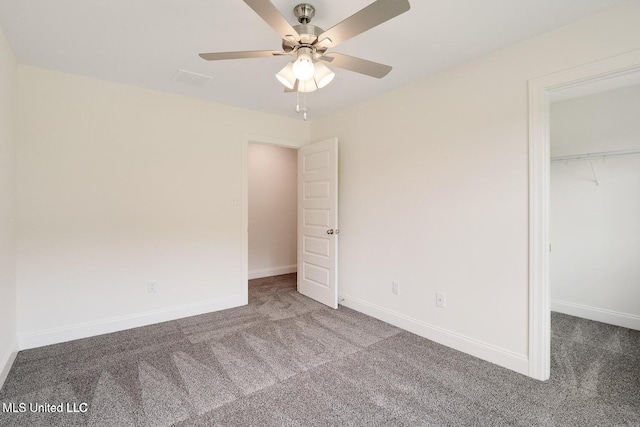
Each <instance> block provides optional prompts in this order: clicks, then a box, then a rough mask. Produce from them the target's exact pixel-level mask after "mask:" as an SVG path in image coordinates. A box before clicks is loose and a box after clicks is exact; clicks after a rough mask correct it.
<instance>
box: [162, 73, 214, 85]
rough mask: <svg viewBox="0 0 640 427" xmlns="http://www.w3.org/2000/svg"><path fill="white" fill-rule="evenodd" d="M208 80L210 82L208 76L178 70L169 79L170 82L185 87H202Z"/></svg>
mask: <svg viewBox="0 0 640 427" xmlns="http://www.w3.org/2000/svg"><path fill="white" fill-rule="evenodd" d="M209 80H211V77H209V76H205V75H203V74H198V73H192V72H191V71H185V70H178V71H177V72H176V73H175V74H174V75H173V77H172V78H171V81H172V82H175V83H181V84H184V85H187V86H204V85H205V84H207V82H208V81H209Z"/></svg>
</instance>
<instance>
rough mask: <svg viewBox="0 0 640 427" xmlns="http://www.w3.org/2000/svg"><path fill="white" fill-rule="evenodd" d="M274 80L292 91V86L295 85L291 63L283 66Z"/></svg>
mask: <svg viewBox="0 0 640 427" xmlns="http://www.w3.org/2000/svg"><path fill="white" fill-rule="evenodd" d="M276 79H278V81H279V82H280V83H282V84H283V85H285V86H286V87H287V88H289V89H293V86H294V85H295V84H296V76H295V75H294V74H293V62H289V63H288V64H287V65H285V66H284V68H283V69H282V70H280V72H279V73H278V74H276Z"/></svg>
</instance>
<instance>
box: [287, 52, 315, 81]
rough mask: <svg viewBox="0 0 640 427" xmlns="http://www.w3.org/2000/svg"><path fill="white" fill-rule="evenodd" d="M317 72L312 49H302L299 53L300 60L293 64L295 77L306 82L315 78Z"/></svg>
mask: <svg viewBox="0 0 640 427" xmlns="http://www.w3.org/2000/svg"><path fill="white" fill-rule="evenodd" d="M315 71H316V70H315V67H314V65H313V58H312V57H311V49H308V48H301V49H300V50H299V51H298V58H297V59H296V60H295V62H294V63H293V75H294V76H296V78H297V79H298V80H301V81H306V80H309V79H311V78H312V77H313V74H314V73H315Z"/></svg>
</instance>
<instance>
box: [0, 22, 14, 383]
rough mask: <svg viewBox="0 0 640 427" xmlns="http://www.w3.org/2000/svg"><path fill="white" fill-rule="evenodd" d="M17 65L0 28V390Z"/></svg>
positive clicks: (6, 338) (10, 273) (9, 346)
mask: <svg viewBox="0 0 640 427" xmlns="http://www.w3.org/2000/svg"><path fill="white" fill-rule="evenodd" d="M17 88H18V64H17V62H16V59H15V57H14V56H13V52H12V51H11V47H10V46H9V44H8V43H7V40H6V39H5V36H4V33H3V32H2V29H1V28H0V387H2V383H3V381H4V378H5V375H6V373H7V371H6V368H8V362H10V359H11V356H12V352H14V351H15V350H16V349H17V341H16V246H15V196H16V193H15V149H16V148H15V147H16V128H15V121H16V108H17V100H18V92H17Z"/></svg>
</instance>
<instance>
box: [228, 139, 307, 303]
mask: <svg viewBox="0 0 640 427" xmlns="http://www.w3.org/2000/svg"><path fill="white" fill-rule="evenodd" d="M250 142H255V143H258V144H264V145H273V146H276V147H284V148H293V149H294V150H297V149H299V148H300V147H301V146H303V145H304V143H302V142H296V141H291V140H287V139H284V138H276V137H273V136H266V135H258V134H251V133H244V132H243V133H242V202H241V204H242V266H241V268H242V273H241V276H240V286H241V288H242V289H241V293H242V300H243V303H244V304H245V305H246V304H248V303H249V143H250Z"/></svg>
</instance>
